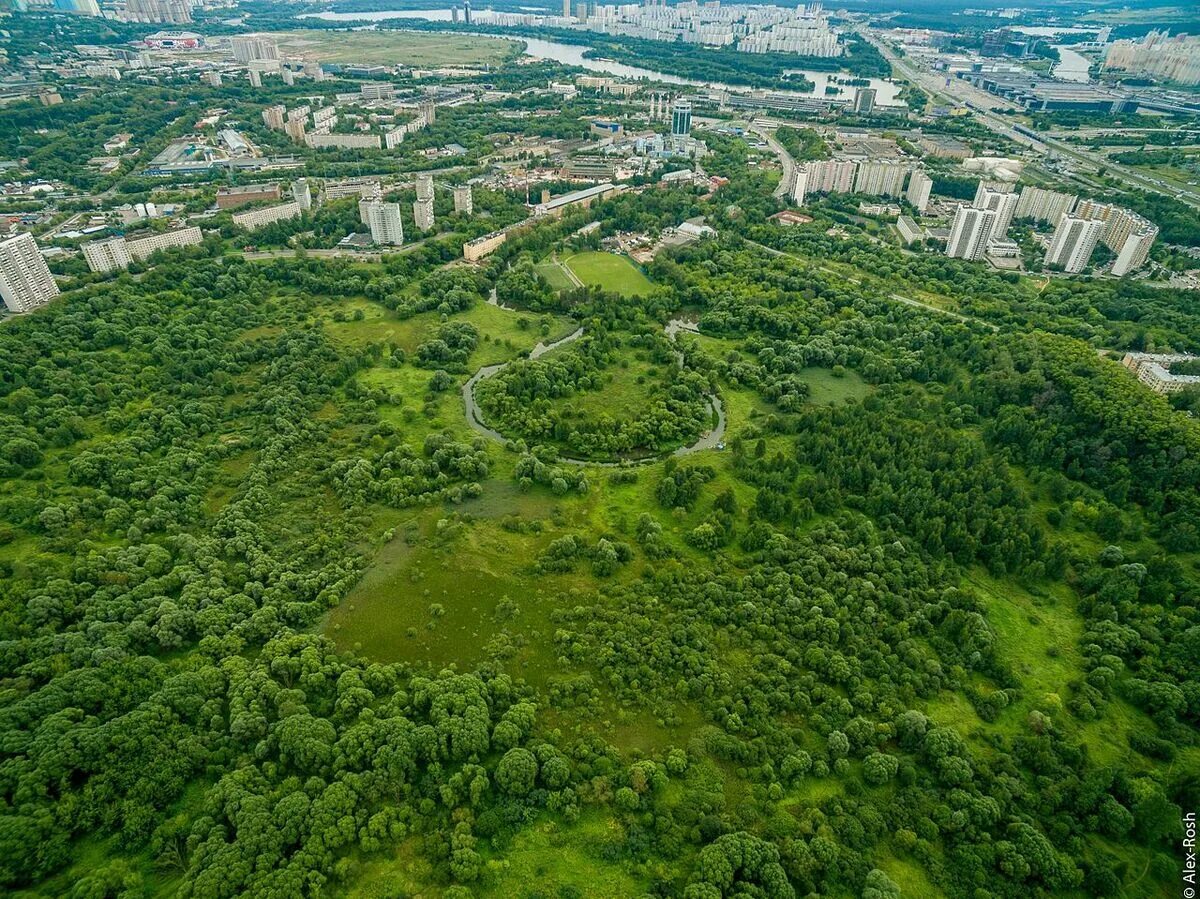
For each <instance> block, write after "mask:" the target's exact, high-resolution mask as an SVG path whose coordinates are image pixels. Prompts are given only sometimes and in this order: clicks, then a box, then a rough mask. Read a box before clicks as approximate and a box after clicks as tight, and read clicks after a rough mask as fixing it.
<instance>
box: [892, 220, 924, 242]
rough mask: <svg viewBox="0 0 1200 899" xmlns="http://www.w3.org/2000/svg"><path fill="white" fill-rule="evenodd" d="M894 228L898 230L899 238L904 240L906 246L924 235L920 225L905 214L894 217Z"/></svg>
mask: <svg viewBox="0 0 1200 899" xmlns="http://www.w3.org/2000/svg"><path fill="white" fill-rule="evenodd" d="M896 230H897V231H899V232H900V239H901V240H903V241H904V243H905V245H906V246H907V245H908V244H913V243H916V242H917V241H918V240H920V239H921V238H922V237H923V236H924V232H922V231H921V226H920V225H918V224H917V223H916V222H914V221H913V220H912V219H910V218H909V217H908V216H907V215H902V216H899V217H898V218H897V219H896Z"/></svg>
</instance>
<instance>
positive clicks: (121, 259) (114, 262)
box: [83, 237, 133, 272]
mask: <svg viewBox="0 0 1200 899" xmlns="http://www.w3.org/2000/svg"><path fill="white" fill-rule="evenodd" d="M83 258H84V259H86V260H87V264H88V268H89V269H91V270H92V271H94V272H113V271H121V270H124V269H127V268H129V265H130V263H132V262H133V257H132V256H130V255H129V245H128V244H126V243H125V238H124V237H109V238H105V239H104V240H93V241H91V242H90V243H85V244H84V245H83Z"/></svg>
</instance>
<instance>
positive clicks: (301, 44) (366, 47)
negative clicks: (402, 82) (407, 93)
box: [276, 31, 521, 66]
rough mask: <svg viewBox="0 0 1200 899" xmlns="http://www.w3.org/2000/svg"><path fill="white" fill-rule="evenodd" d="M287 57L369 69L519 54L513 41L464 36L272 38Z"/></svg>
mask: <svg viewBox="0 0 1200 899" xmlns="http://www.w3.org/2000/svg"><path fill="white" fill-rule="evenodd" d="M276 37H277V40H278V42H279V47H280V49H281V50H286V51H287V54H288V55H294V56H300V57H304V58H307V59H315V60H318V61H320V62H336V63H363V64H369V65H406V66H455V65H472V64H481V63H486V64H488V65H499V64H500V63H502V62H505V61H506V60H508V59H512V58H513V57H515V56H517V55H519V54H520V52H521V44H520V43H519V42H517V41H508V40H503V39H502V38H494V37H479V36H477V35H469V34H434V33H429V34H418V33H414V32H407V31H289V32H283V33H280V34H279V35H277V36H276Z"/></svg>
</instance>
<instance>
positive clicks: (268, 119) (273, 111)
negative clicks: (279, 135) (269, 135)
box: [259, 79, 287, 131]
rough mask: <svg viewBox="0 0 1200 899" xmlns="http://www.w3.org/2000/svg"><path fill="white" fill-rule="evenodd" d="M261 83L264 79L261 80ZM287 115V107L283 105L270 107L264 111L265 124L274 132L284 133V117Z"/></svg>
mask: <svg viewBox="0 0 1200 899" xmlns="http://www.w3.org/2000/svg"><path fill="white" fill-rule="evenodd" d="M259 80H260V82H261V80H262V79H259ZM286 113H287V107H285V106H283V105H278V106H268V107H267V108H266V109H264V110H263V111H262V117H263V124H264V125H266V126H267V127H268V128H270V129H271V130H272V131H282V130H283V124H284V118H283V117H284V115H285V114H286Z"/></svg>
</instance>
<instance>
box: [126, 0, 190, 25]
mask: <svg viewBox="0 0 1200 899" xmlns="http://www.w3.org/2000/svg"><path fill="white" fill-rule="evenodd" d="M125 21H127V22H148V23H152V24H158V23H169V24H172V25H183V24H185V23H187V22H190V21H192V5H191V3H190V2H188V0H128V2H126V4H125Z"/></svg>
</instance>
